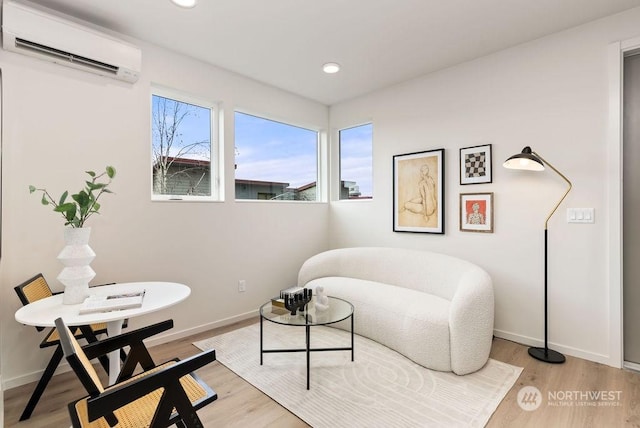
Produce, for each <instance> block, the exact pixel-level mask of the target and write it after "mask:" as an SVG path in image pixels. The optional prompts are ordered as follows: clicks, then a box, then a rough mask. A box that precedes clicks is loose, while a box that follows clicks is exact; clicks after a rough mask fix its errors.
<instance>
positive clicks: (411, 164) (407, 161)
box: [393, 149, 445, 234]
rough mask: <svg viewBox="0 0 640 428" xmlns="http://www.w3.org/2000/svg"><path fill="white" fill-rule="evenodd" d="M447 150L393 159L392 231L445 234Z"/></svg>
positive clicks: (408, 154) (403, 155)
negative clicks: (445, 155)
mask: <svg viewBox="0 0 640 428" xmlns="http://www.w3.org/2000/svg"><path fill="white" fill-rule="evenodd" d="M444 165H445V164H444V149H435V150H427V151H423V152H415V153H407V154H402V155H395V156H393V231H394V232H419V233H435V234H444V221H445V216H444V189H445V186H444V177H445V174H444Z"/></svg>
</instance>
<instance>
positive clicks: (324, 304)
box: [314, 286, 329, 312]
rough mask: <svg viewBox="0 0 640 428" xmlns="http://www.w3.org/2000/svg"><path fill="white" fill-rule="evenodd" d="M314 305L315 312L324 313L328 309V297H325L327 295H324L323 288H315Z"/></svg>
mask: <svg viewBox="0 0 640 428" xmlns="http://www.w3.org/2000/svg"><path fill="white" fill-rule="evenodd" d="M314 304H315V306H316V311H319V312H324V311H326V310H327V309H329V297H327V293H325V291H324V287H323V286H319V287H317V288H316V301H315V303H314Z"/></svg>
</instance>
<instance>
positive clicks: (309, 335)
mask: <svg viewBox="0 0 640 428" xmlns="http://www.w3.org/2000/svg"><path fill="white" fill-rule="evenodd" d="M305 330H306V336H307V390H308V389H309V362H310V354H311V351H310V349H311V326H309V324H307V325H306V327H305Z"/></svg>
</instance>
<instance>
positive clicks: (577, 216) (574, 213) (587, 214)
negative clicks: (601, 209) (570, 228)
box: [567, 208, 595, 223]
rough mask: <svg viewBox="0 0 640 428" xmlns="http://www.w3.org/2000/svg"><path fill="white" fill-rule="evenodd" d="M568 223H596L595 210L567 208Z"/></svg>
mask: <svg viewBox="0 0 640 428" xmlns="http://www.w3.org/2000/svg"><path fill="white" fill-rule="evenodd" d="M567 223H595V208H567Z"/></svg>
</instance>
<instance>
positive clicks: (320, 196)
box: [233, 107, 327, 204]
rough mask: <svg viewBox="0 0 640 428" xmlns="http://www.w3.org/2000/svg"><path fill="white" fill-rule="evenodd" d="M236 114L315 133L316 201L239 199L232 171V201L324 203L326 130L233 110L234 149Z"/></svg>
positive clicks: (250, 111)
mask: <svg viewBox="0 0 640 428" xmlns="http://www.w3.org/2000/svg"><path fill="white" fill-rule="evenodd" d="M236 113H241V114H244V115H248V116H253V117H257V118H258V119H263V120H268V121H270V122H276V123H279V124H282V125H287V126H291V127H294V128H300V129H304V130H306V131H311V132H315V133H316V150H315V155H316V178H315V180H316V199H314V200H312V201H305V200H294V199H257V198H256V199H239V198H238V195H237V194H236V187H235V186H236V170H235V169H234V173H233V191H234V195H233V196H234V200H235V201H236V202H240V203H247V202H253V203H261V204H264V203H293V204H313V203H326V202H327V192H326V187H327V186H326V182H327V178H326V177H327V173H326V172H325V170H324V169H323V168H324V165H326V160H325V158H326V152H327V150H326V148H325V147H326V145H327V137H326V130H323V129H322V128H321V127H318V126H313V125H309V124H300V123H297V122H294V121H289V120H285V119H283V118H281V117H275V116H272V115H269V114H264V113H257V112H255V111H252V110H248V109H243V108H239V107H237V108H235V109H234V110H233V131H234V132H233V134H234V142H233V144H234V147H236V137H235V134H236V120H235V117H236ZM235 164H236V156H235V153H234V165H235Z"/></svg>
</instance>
